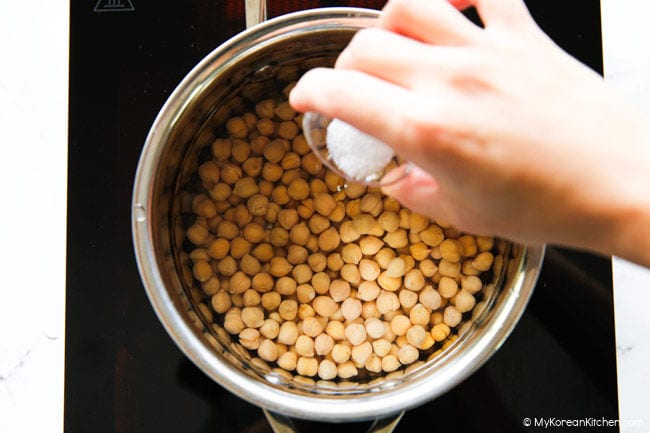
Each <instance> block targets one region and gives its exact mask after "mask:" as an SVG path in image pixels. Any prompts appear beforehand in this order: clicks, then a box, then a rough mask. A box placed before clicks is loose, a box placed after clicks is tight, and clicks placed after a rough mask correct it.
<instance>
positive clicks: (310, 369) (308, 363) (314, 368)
mask: <svg viewBox="0 0 650 433" xmlns="http://www.w3.org/2000/svg"><path fill="white" fill-rule="evenodd" d="M296 373H298V374H300V375H301V376H309V377H311V376H316V374H317V373H318V360H317V359H316V358H310V357H305V356H301V357H300V358H298V363H297V364H296Z"/></svg>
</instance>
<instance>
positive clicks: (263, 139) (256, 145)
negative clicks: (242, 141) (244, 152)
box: [250, 120, 271, 155]
mask: <svg viewBox="0 0 650 433" xmlns="http://www.w3.org/2000/svg"><path fill="white" fill-rule="evenodd" d="M257 122H258V121H257V120H256V121H255V129H257ZM269 141H271V139H270V138H269V137H267V136H265V135H257V136H255V137H251V142H250V144H251V152H252V153H254V154H255V155H261V154H262V153H264V147H265V146H266V144H267V143H268V142H269Z"/></svg>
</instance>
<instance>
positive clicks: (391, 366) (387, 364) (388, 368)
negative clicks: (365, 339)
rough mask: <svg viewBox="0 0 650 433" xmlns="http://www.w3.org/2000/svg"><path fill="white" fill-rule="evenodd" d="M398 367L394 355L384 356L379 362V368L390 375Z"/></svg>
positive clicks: (398, 364) (397, 361)
mask: <svg viewBox="0 0 650 433" xmlns="http://www.w3.org/2000/svg"><path fill="white" fill-rule="evenodd" d="M399 367H400V363H399V360H398V359H397V357H396V356H395V355H386V356H385V357H384V358H383V359H382V360H381V368H382V370H384V371H385V372H386V373H390V372H392V371H395V370H397V369H398V368H399Z"/></svg>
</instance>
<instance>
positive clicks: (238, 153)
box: [231, 139, 251, 168]
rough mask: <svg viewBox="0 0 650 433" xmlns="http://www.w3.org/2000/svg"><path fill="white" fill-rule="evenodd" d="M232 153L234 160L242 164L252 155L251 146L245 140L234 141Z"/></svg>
mask: <svg viewBox="0 0 650 433" xmlns="http://www.w3.org/2000/svg"><path fill="white" fill-rule="evenodd" d="M231 153H232V159H234V160H235V161H237V162H239V163H240V164H241V163H243V162H244V161H246V160H247V159H248V157H249V155H250V153H251V146H250V144H248V142H246V141H244V140H239V139H237V140H233V142H232V150H231ZM242 168H243V167H242Z"/></svg>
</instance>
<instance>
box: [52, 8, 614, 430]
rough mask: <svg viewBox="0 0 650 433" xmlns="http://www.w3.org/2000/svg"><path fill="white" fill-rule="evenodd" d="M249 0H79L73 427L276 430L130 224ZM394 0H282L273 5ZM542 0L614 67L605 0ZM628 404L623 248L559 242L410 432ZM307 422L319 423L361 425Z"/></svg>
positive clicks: (73, 51)
mask: <svg viewBox="0 0 650 433" xmlns="http://www.w3.org/2000/svg"><path fill="white" fill-rule="evenodd" d="M243 3H244V2H243V0H240V1H206V0H194V1H191V0H183V1H181V0H178V1H164V2H160V1H154V0H148V1H147V0H111V1H98V2H95V1H72V2H71V28H70V117H69V118H70V124H69V134H70V138H69V177H68V184H69V190H68V200H69V204H68V262H67V297H66V300H67V303H66V367H65V431H66V432H75V433H77V432H94V433H101V432H120V433H126V432H147V433H148V432H189V433H193V432H215V433H216V432H223V433H225V432H269V431H270V429H269V427H268V425H267V424H266V422H265V420H264V417H263V414H262V412H261V410H260V409H259V408H257V407H255V406H252V405H250V404H248V403H247V402H245V401H243V400H241V399H239V398H238V397H236V396H234V395H232V394H230V393H229V392H227V391H226V390H225V389H223V388H222V387H220V386H219V385H218V384H216V383H214V382H213V381H211V380H210V379H209V378H207V377H206V376H205V375H204V374H203V373H202V372H201V371H199V370H198V369H197V368H196V367H195V366H194V365H193V364H192V363H191V362H190V361H188V360H187V359H186V358H185V356H184V355H183V354H182V353H181V352H180V351H179V349H177V348H176V346H175V345H174V343H173V342H172V340H171V339H170V338H169V337H168V335H167V334H166V332H165V331H164V330H163V328H162V326H161V325H160V323H159V321H158V319H157V318H156V316H155V314H154V311H153V309H152V308H151V306H150V305H149V302H148V300H147V298H146V295H145V292H144V289H143V287H142V284H141V282H140V277H139V275H138V271H137V268H136V264H135V258H134V254H133V249H132V243H131V232H130V203H131V191H132V185H133V178H134V174H135V169H136V165H137V162H138V157H139V154H140V151H141V148H142V146H143V143H144V140H145V136H146V134H147V132H148V129H149V127H150V125H151V123H152V122H153V119H154V118H155V116H156V113H157V111H158V110H159V109H160V107H161V106H162V104H163V103H164V101H165V100H166V98H167V97H168V96H169V94H170V92H171V91H172V90H173V88H174V87H175V86H176V84H177V83H178V82H179V81H180V80H181V79H182V78H183V76H184V75H185V74H186V73H187V72H188V71H189V70H190V69H191V68H192V66H193V65H194V64H196V63H197V62H198V61H199V60H200V59H201V58H202V57H203V56H205V55H206V54H207V53H208V52H210V51H211V50H212V49H213V48H215V47H216V46H218V45H219V44H220V43H221V42H223V41H224V40H226V39H227V38H229V37H231V36H233V35H234V34H235V33H237V32H239V31H241V30H243V28H244V12H243ZM383 3H384V2H383V1H372V0H371V1H356V2H354V1H351V2H334V1H313V0H305V1H282V0H277V1H276V0H274V1H270V2H269V15H270V16H275V15H278V14H281V13H283V12H288V11H293V10H298V9H306V8H310V7H317V6H364V7H372V8H380V7H381V6H382V5H383ZM528 5H529V7H530V9H531V12H532V14H533V15H534V17H535V18H536V19H537V20H538V22H539V23H540V25H541V26H542V28H543V29H544V30H545V31H547V32H548V33H549V34H550V36H551V37H552V38H553V39H554V40H555V41H557V43H558V44H559V45H560V46H561V47H563V48H564V49H565V50H567V51H568V52H570V53H571V54H573V55H575V56H576V57H578V58H579V59H580V60H582V61H583V62H585V63H587V64H588V65H589V66H590V67H592V68H593V69H595V70H597V71H599V72H601V71H602V55H601V34H600V9H599V1H598V0H581V1H577V0H573V1H571V0H569V1H566V0H535V1H533V0H531V1H529V2H528ZM561 97H562V95H558V98H561ZM617 406H618V405H617V388H616V358H615V343H614V319H613V302H612V275H611V261H610V260H609V258H605V257H599V256H594V255H591V254H586V253H580V252H575V251H569V250H565V249H559V248H549V249H548V251H547V256H546V260H545V262H544V266H543V269H542V273H541V276H540V279H539V282H538V284H537V287H536V289H535V293H534V295H533V298H532V300H531V302H530V305H529V307H528V309H527V311H526V313H525V314H524V316H523V317H522V319H521V321H520V323H519V324H518V326H517V328H516V329H515V330H514V332H513V333H512V335H511V336H510V338H509V339H508V340H507V341H506V343H505V344H504V345H503V347H502V348H501V349H500V350H499V351H498V352H497V353H496V354H495V355H494V356H493V357H492V359H491V360H490V361H489V362H488V363H487V364H485V366H483V367H482V368H481V369H479V370H478V371H477V372H476V373H475V374H474V375H472V376H471V377H469V378H468V379H467V380H465V381H464V382H463V383H462V384H460V385H459V386H457V387H456V388H455V389H453V390H452V391H450V392H449V393H447V394H445V395H444V396H442V397H440V398H438V399H436V400H434V401H431V402H429V403H427V404H425V405H423V406H421V407H419V408H417V409H414V410H411V411H409V412H407V414H406V415H405V416H404V418H403V419H402V421H401V423H400V425H399V426H398V428H397V431H398V432H411V431H426V432H436V431H455V432H493V431H494V432H510V431H531V430H533V431H534V430H536V428H535V426H534V425H532V426H530V427H527V426H525V424H526V422H525V419H526V418H530V419H532V420H534V419H535V418H538V419H541V418H547V419H548V418H554V419H589V418H597V419H601V418H604V419H617V418H618V409H617ZM299 424H300V426H301V427H302V429H303V431H307V432H308V431H333V430H336V431H337V432H339V431H362V430H361V429H362V427H363V425H356V424H347V425H334V426H332V425H326V424H316V423H305V422H300V423H299ZM537 429H540V428H537ZM559 430H561V429H559ZM574 430H575V429H571V431H574ZM577 430H580V429H579V428H578V429H577ZM585 430H589V428H585ZM611 430H614V431H616V428H612V429H611Z"/></svg>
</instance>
